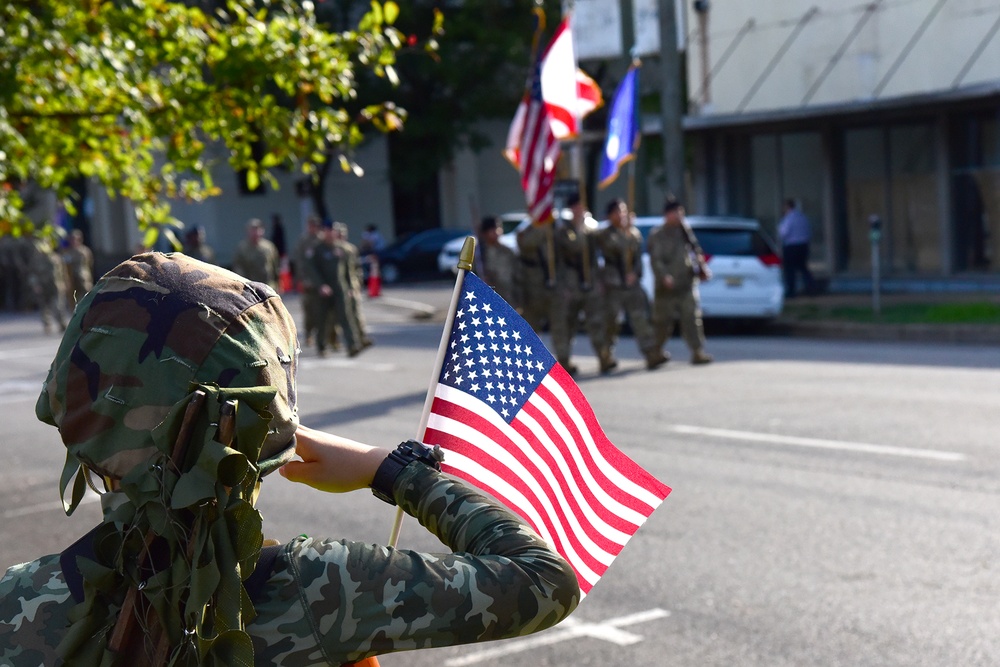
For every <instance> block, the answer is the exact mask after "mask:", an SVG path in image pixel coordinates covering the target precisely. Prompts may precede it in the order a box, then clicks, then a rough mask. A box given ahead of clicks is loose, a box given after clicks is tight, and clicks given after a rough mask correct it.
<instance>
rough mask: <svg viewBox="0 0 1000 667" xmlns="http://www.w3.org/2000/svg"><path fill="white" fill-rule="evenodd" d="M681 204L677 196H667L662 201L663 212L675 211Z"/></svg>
mask: <svg viewBox="0 0 1000 667" xmlns="http://www.w3.org/2000/svg"><path fill="white" fill-rule="evenodd" d="M683 206H684V204H682V203H681V201H680V200H679V199H677V197H673V196H671V197H667V199H666V201H664V202H663V212H664V213H670V212H671V211H676V210H677V209H679V208H682V207H683Z"/></svg>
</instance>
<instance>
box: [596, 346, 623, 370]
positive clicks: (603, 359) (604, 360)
mask: <svg viewBox="0 0 1000 667" xmlns="http://www.w3.org/2000/svg"><path fill="white" fill-rule="evenodd" d="M598 362H599V363H600V366H601V375H607V374H608V373H610V372H611V371H613V370H614V369H615V368H617V367H618V360H617V359H615V356H614V355H613V354H612V353H611V349H610V348H607V347H606V348H604V349H603V350H601V352H600V354H599V355H598Z"/></svg>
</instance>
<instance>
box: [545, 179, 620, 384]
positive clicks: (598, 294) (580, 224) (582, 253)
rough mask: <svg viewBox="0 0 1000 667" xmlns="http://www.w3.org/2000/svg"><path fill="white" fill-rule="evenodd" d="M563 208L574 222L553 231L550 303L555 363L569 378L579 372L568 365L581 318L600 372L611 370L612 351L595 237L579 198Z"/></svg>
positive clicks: (572, 365)
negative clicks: (553, 269) (553, 272)
mask: <svg viewBox="0 0 1000 667" xmlns="http://www.w3.org/2000/svg"><path fill="white" fill-rule="evenodd" d="M566 205H567V206H568V207H569V209H570V210H571V211H572V212H573V219H572V220H570V221H568V222H566V223H564V224H563V225H561V226H560V227H559V228H558V229H557V230H556V236H555V245H556V266H557V272H556V289H555V294H554V295H553V299H552V325H551V329H552V347H553V351H554V352H555V356H556V360H558V361H559V363H560V364H561V365H562V367H563V368H565V369H566V370H567V371H568V372H569V374H570V375H575V374H576V373H577V371H578V368H577V367H576V366H575V365H574V364H573V363H572V362H571V361H570V356H571V350H572V344H573V336H574V334H575V333H576V331H577V328H578V327H579V324H580V322H579V320H580V314H581V313H582V314H583V316H584V322H585V326H586V329H587V334H588V335H589V337H590V344H591V345H592V346H593V348H594V352H595V353H596V354H597V357H598V359H599V361H600V365H601V371H602V372H607V371H608V370H610V363H611V350H610V349H609V348H608V345H607V343H606V341H605V335H604V333H605V324H604V297H603V294H602V285H601V284H600V282H599V281H598V279H597V278H598V276H597V269H598V266H597V244H596V242H595V240H594V237H595V233H594V232H592V231H591V229H590V228H588V226H587V218H588V217H589V215H588V214H587V213H586V212H585V211H584V210H583V202H581V201H580V197H579V195H572V196H570V198H569V201H567V203H566Z"/></svg>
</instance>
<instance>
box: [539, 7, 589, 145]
mask: <svg viewBox="0 0 1000 667" xmlns="http://www.w3.org/2000/svg"><path fill="white" fill-rule="evenodd" d="M541 82H542V99H543V100H544V101H545V106H546V108H547V109H548V111H549V118H550V121H551V123H552V133H553V134H555V136H556V138H557V139H568V138H572V137H575V136H577V135H578V134H579V133H580V119H581V118H583V117H584V116H586V115H587V114H588V113H590V112H591V111H593V110H594V109H596V108H597V107H599V106H601V104H603V103H604V100H603V97H602V96H601V88H600V86H598V85H597V83H595V82H594V80H593V79H591V78H590V77H589V76H587V74H586V72H584V71H583V70H581V69H580V68H578V67H577V66H576V51H575V50H574V48H573V31H572V30H570V25H569V19H568V18H566V19H563V21H562V23H560V24H559V27H558V28H557V29H556V33H555V35H553V37H552V42H550V43H549V46H548V48H547V49H546V50H545V55H543V56H542V69H541Z"/></svg>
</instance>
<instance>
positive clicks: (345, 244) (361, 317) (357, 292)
mask: <svg viewBox="0 0 1000 667" xmlns="http://www.w3.org/2000/svg"><path fill="white" fill-rule="evenodd" d="M333 231H334V232H336V234H337V243H338V244H339V245H340V247H341V248H343V250H344V258H345V260H346V268H347V290H346V292H345V293H344V294H345V296H346V298H347V317H348V319H349V320H350V322H351V326H352V327H354V331H356V332H357V335H358V341H359V344H360V346H361V348H362V349H364V348H368V347H371V346H372V345H374V344H375V340H374V339H373V338H372V337H371V336H369V335H368V323H367V322H366V321H365V314H364V313H363V312H362V310H361V301H362V298H363V297H362V296H361V288H362V285H363V283H364V271H363V269H362V267H361V253H360V252H359V251H358V247H357V246H356V245H354V244H353V243H351V242H350V241H349V240H348V235H349V234H350V230H349V229H348V228H347V225H346V224H344V223H343V222H335V223H333Z"/></svg>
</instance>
